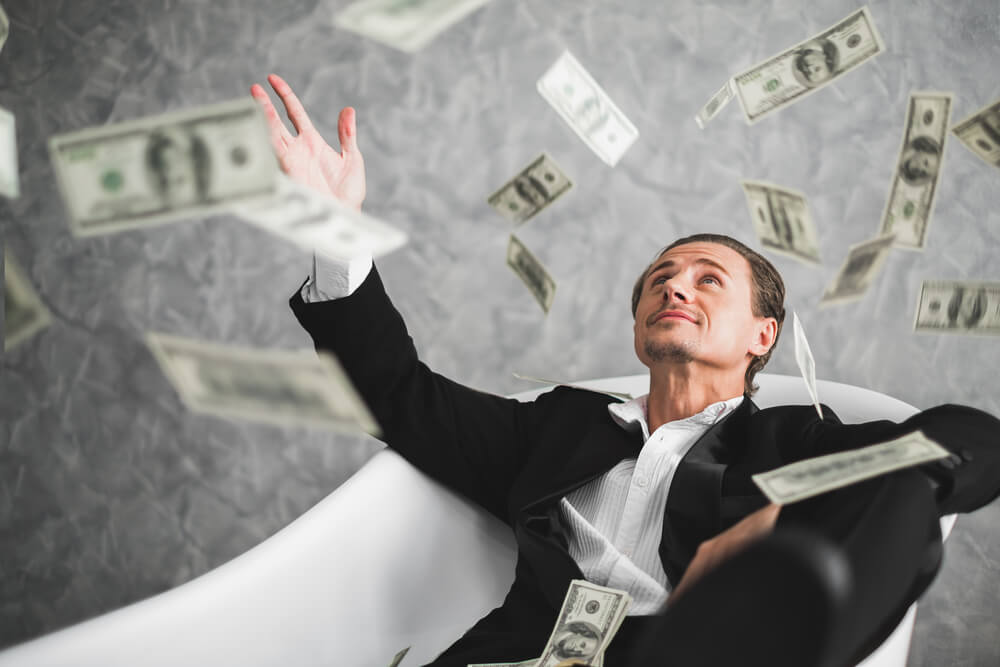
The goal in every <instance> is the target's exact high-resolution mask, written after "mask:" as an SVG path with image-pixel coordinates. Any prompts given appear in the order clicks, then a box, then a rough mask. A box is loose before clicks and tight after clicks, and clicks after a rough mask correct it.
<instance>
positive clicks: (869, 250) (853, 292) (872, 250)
mask: <svg viewBox="0 0 1000 667" xmlns="http://www.w3.org/2000/svg"><path fill="white" fill-rule="evenodd" d="M894 238H895V236H894V235H893V234H888V235H886V236H879V237H877V238H874V239H870V240H868V241H863V242H861V243H857V244H855V245H852V246H851V248H850V250H848V252H847V259H845V260H844V263H843V265H841V267H840V271H838V272H837V277H836V278H834V280H833V283H831V284H830V286H829V287H827V288H826V291H825V292H824V293H823V298H822V299H820V306H827V305H831V304H834V303H845V302H848V301H856V300H858V299H860V298H861V297H863V296H864V295H865V292H867V291H868V288H869V287H871V284H872V282H873V281H874V280H875V276H877V275H878V273H879V271H881V270H882V265H883V264H885V258H886V257H888V255H889V250H890V249H891V248H892V242H893V239H894Z"/></svg>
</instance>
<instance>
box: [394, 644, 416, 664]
mask: <svg viewBox="0 0 1000 667" xmlns="http://www.w3.org/2000/svg"><path fill="white" fill-rule="evenodd" d="M411 648H412V647H411V646H407V647H406V648H404V649H403V650H402V651H400V652H399V653H397V654H396V655H394V656H393V657H392V660H391V661H390V662H389V667H399V663H401V662H403V658H405V657H406V654H407V653H409V652H410V649H411Z"/></svg>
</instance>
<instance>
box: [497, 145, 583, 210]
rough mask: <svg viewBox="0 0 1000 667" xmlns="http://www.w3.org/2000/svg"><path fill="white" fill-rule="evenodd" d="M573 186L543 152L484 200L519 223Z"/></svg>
mask: <svg viewBox="0 0 1000 667" xmlns="http://www.w3.org/2000/svg"><path fill="white" fill-rule="evenodd" d="M572 187H573V182H572V181H570V180H569V178H567V177H566V174H564V173H563V171H562V169H560V168H559V165H557V164H556V162H555V160H553V159H552V158H551V157H549V156H548V155H546V154H545V153H542V154H541V155H539V156H538V157H537V158H535V159H534V160H533V161H532V162H531V164H529V165H528V166H527V167H525V168H524V169H522V170H521V172H520V173H519V174H518V175H517V176H515V177H514V178H512V179H511V180H509V181H508V182H507V183H506V184H505V185H504V186H503V187H502V188H500V189H499V190H497V191H496V192H494V193H493V194H492V195H490V198H489V199H487V200H486V201H487V202H488V203H489V205H490V206H492V207H493V208H495V209H496V210H497V213H499V214H500V215H502V216H503V217H505V218H507V219H508V220H510V221H511V222H513V223H515V224H520V223H522V222H524V221H525V220H527V219H528V218H530V217H532V216H534V215H535V214H536V213H538V212H539V211H541V210H542V209H543V208H545V207H546V206H548V205H549V204H551V203H552V202H554V201H555V200H556V199H558V198H559V196H560V195H562V194H563V193H565V192H567V191H568V190H569V189H570V188H572Z"/></svg>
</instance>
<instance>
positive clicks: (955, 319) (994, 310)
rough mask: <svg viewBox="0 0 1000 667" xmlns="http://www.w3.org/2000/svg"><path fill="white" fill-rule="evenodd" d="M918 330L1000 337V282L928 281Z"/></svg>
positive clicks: (919, 308) (919, 303) (919, 302)
mask: <svg viewBox="0 0 1000 667" xmlns="http://www.w3.org/2000/svg"><path fill="white" fill-rule="evenodd" d="M913 329H914V330H915V331H922V332H926V333H937V334H973V335H980V336H1000V283H987V282H976V281H971V280H925V281H924V282H923V285H921V287H920V298H919V299H918V300H917V315H916V320H915V321H914V323H913Z"/></svg>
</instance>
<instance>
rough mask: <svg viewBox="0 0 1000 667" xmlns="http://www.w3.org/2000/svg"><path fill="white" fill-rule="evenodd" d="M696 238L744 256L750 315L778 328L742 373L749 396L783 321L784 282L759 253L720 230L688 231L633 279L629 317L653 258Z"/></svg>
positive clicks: (633, 313)
mask: <svg viewBox="0 0 1000 667" xmlns="http://www.w3.org/2000/svg"><path fill="white" fill-rule="evenodd" d="M698 242H701V243H718V244H719V245H723V246H726V247H727V248H731V249H732V250H735V251H736V252H738V253H739V254H740V255H741V256H742V257H743V258H744V259H746V260H747V263H748V264H750V277H751V282H750V308H751V311H752V312H753V315H754V317H773V318H774V319H775V320H777V321H778V330H777V332H775V334H774V343H772V345H771V348H770V349H769V350H768V351H767V352H765V353H764V354H762V355H760V356H759V357H754V358H753V359H752V360H751V361H750V365H749V366H747V371H746V374H745V375H744V376H743V392H744V393H745V394H746V395H747V396H753V394H754V392H756V391H757V385H755V384H754V383H753V378H754V376H755V375H757V372H758V371H760V369H762V368H764V365H765V364H767V361H768V359H770V358H771V353H772V352H773V351H774V348H775V347H776V346H777V345H778V338H779V337H780V336H781V325H782V324H783V323H784V321H785V283H784V281H783V280H782V279H781V274H780V273H778V270H777V269H776V268H774V265H773V264H771V262H769V261H767V258H765V257H764V256H763V255H761V254H760V253H758V252H756V251H754V250H752V249H751V248H748V247H747V246H745V245H743V244H742V243H740V242H739V241H737V240H736V239H734V238H732V237H730V236H726V235H724V234H692V235H691V236H685V237H684V238H680V239H677V240H676V241H674V242H673V243H671V244H670V245H668V246H667V247H665V248H664V249H663V250H661V251H660V252H658V253H656V257H654V258H653V261H652V262H650V263H649V265H648V266H647V267H646V269H645V270H644V271H643V272H642V275H640V276H639V279H638V280H636V281H635V286H634V287H633V288H632V317H633V318H635V311H636V309H637V308H638V307H639V298H640V297H641V296H642V286H643V284H644V283H645V282H646V278H648V277H649V272H650V270H651V269H652V268H653V266H654V265H655V264H656V260H658V259H659V258H660V256H661V255H663V253H665V252H667V251H668V250H670V249H672V248H676V247H677V246H679V245H684V244H686V243H698Z"/></svg>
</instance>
